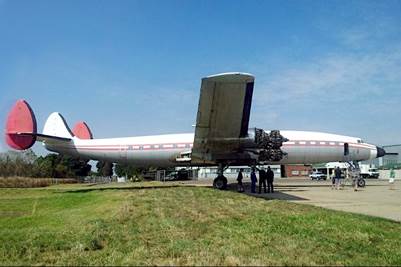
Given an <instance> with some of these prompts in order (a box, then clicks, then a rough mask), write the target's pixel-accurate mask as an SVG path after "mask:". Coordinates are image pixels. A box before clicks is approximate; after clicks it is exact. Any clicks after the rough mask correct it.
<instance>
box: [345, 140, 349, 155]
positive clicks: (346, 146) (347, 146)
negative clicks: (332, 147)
mask: <svg viewBox="0 0 401 267" xmlns="http://www.w3.org/2000/svg"><path fill="white" fill-rule="evenodd" d="M348 155H349V144H348V143H344V156H345V157H347V156H348Z"/></svg>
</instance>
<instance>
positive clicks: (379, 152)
mask: <svg viewBox="0 0 401 267" xmlns="http://www.w3.org/2000/svg"><path fill="white" fill-rule="evenodd" d="M376 149H377V156H376V157H378V158H380V157H383V156H384V155H386V150H384V149H383V148H381V147H378V146H377V147H376Z"/></svg>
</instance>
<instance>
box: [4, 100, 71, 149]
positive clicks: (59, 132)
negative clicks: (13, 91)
mask: <svg viewBox="0 0 401 267" xmlns="http://www.w3.org/2000/svg"><path fill="white" fill-rule="evenodd" d="M72 137H73V134H72V133H71V130H70V129H69V128H68V126H67V123H66V122H65V120H64V118H63V117H62V116H61V115H60V114H59V113H57V112H55V113H52V114H50V116H49V118H48V119H47V121H46V124H45V127H44V129H43V134H40V133H37V125H36V118H35V114H34V113H33V111H32V109H31V107H30V106H29V104H28V103H27V102H26V101H25V100H23V99H21V100H18V101H17V102H16V103H15V105H14V107H13V108H12V109H11V111H10V113H8V116H7V123H6V129H5V139H6V143H7V144H8V146H10V147H11V148H13V149H17V150H24V149H28V148H30V147H31V146H33V144H34V143H35V142H36V141H41V142H53V143H59V142H70V141H71V139H72Z"/></svg>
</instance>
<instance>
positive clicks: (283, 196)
mask: <svg viewBox="0 0 401 267" xmlns="http://www.w3.org/2000/svg"><path fill="white" fill-rule="evenodd" d="M176 187H208V188H212V186H211V185H202V186H199V185H191V184H164V185H151V186H148V185H146V186H136V185H135V186H128V187H120V186H106V187H94V186H93V185H92V184H88V185H86V187H85V188H76V189H61V190H57V191H58V192H59V193H60V191H61V192H62V193H86V192H91V191H105V190H150V189H168V188H176ZM244 188H245V192H243V193H238V194H246V195H248V196H251V197H257V198H263V199H266V200H273V199H279V200H299V201H302V200H308V199H306V198H301V197H298V196H294V195H292V194H290V193H286V192H302V191H306V190H305V189H298V188H297V186H286V185H284V186H283V185H278V186H275V191H274V193H270V194H268V193H262V194H258V193H256V194H254V193H251V184H250V183H244ZM258 189H259V187H258V186H257V187H256V192H258ZM227 190H228V191H231V192H238V191H237V183H229V184H228V185H227ZM262 190H263V189H262ZM262 192H263V191H262Z"/></svg>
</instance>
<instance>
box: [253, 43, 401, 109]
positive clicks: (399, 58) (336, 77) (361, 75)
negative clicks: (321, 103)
mask: <svg viewBox="0 0 401 267" xmlns="http://www.w3.org/2000/svg"><path fill="white" fill-rule="evenodd" d="M400 73H401V50H400V49H398V48H397V49H392V50H388V51H383V52H379V53H375V54H368V55H330V56H327V57H325V58H321V59H319V60H316V61H314V62H309V63H305V64H304V65H301V66H296V67H289V68H288V69H287V70H285V71H282V72H279V73H275V74H273V75H265V76H264V75H263V74H261V75H260V76H261V77H262V78H261V79H258V80H259V82H258V85H257V87H258V91H259V92H260V94H261V95H260V96H259V98H257V99H255V100H256V102H258V104H261V103H264V104H265V103H266V102H267V103H274V102H277V101H286V102H291V101H297V102H299V101H300V100H308V99H310V98H316V97H330V98H331V99H332V101H342V100H345V99H350V98H352V99H355V98H358V97H361V96H366V95H382V94H384V93H385V92H386V91H389V90H391V89H392V88H398V89H400V90H401V76H400V75H399V74H400Z"/></svg>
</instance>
